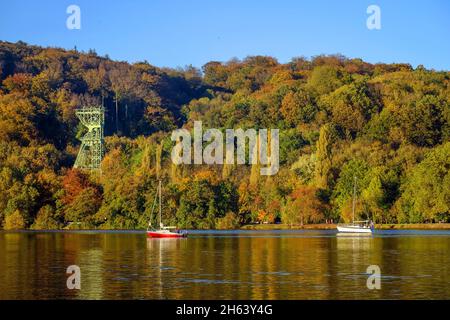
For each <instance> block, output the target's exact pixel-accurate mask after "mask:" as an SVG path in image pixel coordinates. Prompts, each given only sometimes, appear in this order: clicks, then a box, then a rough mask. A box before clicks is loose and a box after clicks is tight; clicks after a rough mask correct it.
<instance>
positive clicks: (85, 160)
mask: <svg viewBox="0 0 450 320" xmlns="http://www.w3.org/2000/svg"><path fill="white" fill-rule="evenodd" d="M75 114H76V116H77V117H78V118H79V119H80V122H81V123H82V124H83V125H84V126H85V127H86V128H87V129H88V132H87V133H86V134H85V135H84V136H83V138H81V147H80V151H78V156H77V159H76V160H75V164H74V167H75V168H82V169H88V170H98V169H100V163H101V161H102V158H103V155H104V140H103V126H104V124H105V109H104V108H103V107H101V106H88V107H83V108H80V109H78V110H76V111H75Z"/></svg>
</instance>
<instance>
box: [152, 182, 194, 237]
mask: <svg viewBox="0 0 450 320" xmlns="http://www.w3.org/2000/svg"><path fill="white" fill-rule="evenodd" d="M158 195H159V229H155V228H153V227H152V221H151V219H150V222H149V224H148V228H147V237H149V238H184V237H187V232H186V231H181V230H177V227H166V226H164V225H163V223H162V217H161V211H162V210H161V180H159V185H158ZM155 200H156V198H155ZM155 202H156V201H155Z"/></svg>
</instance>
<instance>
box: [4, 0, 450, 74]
mask: <svg viewBox="0 0 450 320" xmlns="http://www.w3.org/2000/svg"><path fill="white" fill-rule="evenodd" d="M71 4H75V5H78V6H79V7H80V9H81V30H69V29H67V28H66V19H67V17H68V16H69V15H68V14H67V13H66V8H67V7H68V6H69V5H71ZM371 4H376V5H378V6H379V7H380V8H381V30H369V29H367V27H366V20H367V18H368V16H369V15H368V14H367V13H366V9H367V7H368V6H369V5H371ZM0 40H4V41H11V42H16V41H18V40H22V41H25V42H27V43H29V44H36V45H42V46H56V47H63V48H69V49H72V48H74V47H75V46H76V47H77V48H78V49H79V50H84V51H87V50H89V49H95V50H96V51H97V53H98V54H100V55H105V54H108V55H109V56H110V57H111V58H112V59H115V60H126V61H129V62H135V61H142V60H147V61H148V62H150V63H151V64H154V65H157V66H167V67H177V66H185V65H188V64H192V65H194V66H196V67H201V66H202V65H203V64H205V63H206V62H208V61H212V60H217V61H227V60H229V59H231V58H233V57H237V58H240V59H242V58H245V57H246V56H248V55H270V56H274V57H275V58H277V59H278V60H279V61H280V62H288V61H290V59H291V58H292V57H296V56H306V57H311V56H314V55H318V54H333V53H341V54H344V55H346V56H348V57H351V58H353V57H358V58H362V59H364V60H366V61H369V62H387V63H391V62H407V63H411V64H412V65H413V66H417V65H418V64H423V65H424V66H425V67H427V68H433V69H437V70H450V1H447V0H429V1H425V0H421V1H413V0H411V1H404V0H396V1H380V0H371V1H365V0H359V1H356V0H345V1H344V0H342V1H325V0H310V1H300V0H297V1H287V0H277V1H275V0H274V1H266V0H258V1H256V0H255V1H253V0H247V1H245V0H226V1H225V0H222V1H217V0H191V1H187V0H185V1H181V0H165V1H162V0H147V1H138V0H128V1H112V0H111V1H100V0H95V1H93V0H90V1H85V0H70V1H66V0H53V1H50V0H49V1H27V0H14V1H11V0H9V1H7V0H0Z"/></svg>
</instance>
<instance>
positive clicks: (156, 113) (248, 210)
mask: <svg viewBox="0 0 450 320" xmlns="http://www.w3.org/2000/svg"><path fill="white" fill-rule="evenodd" d="M92 104H98V105H100V104H103V105H104V106H105V108H106V124H105V134H106V136H107V137H106V155H105V158H104V160H103V162H102V171H101V174H100V173H98V172H93V173H90V172H85V171H80V170H75V169H72V166H73V163H74V161H75V157H76V154H77V151H78V148H79V146H80V141H79V138H80V137H82V136H83V134H84V133H85V129H84V128H83V127H82V126H81V125H80V124H79V121H78V120H77V118H76V117H75V109H76V108H78V107H81V106H83V105H92ZM194 120H201V121H203V127H204V128H219V129H226V128H243V129H246V128H255V129H258V128H278V129H280V171H279V172H278V174H277V175H274V176H261V175H259V168H258V166H257V165H253V166H251V165H234V166H233V165H224V166H222V165H213V166H211V165H195V166H194V165H191V166H189V165H181V166H175V165H174V164H172V162H171V159H170V152H171V149H172V146H173V142H172V141H171V140H170V134H171V132H172V130H174V129H176V128H180V127H185V128H187V129H191V128H192V123H193V121H194ZM449 124H450V72H447V71H445V72H436V71H432V70H426V69H425V68H423V67H421V66H419V67H417V68H415V69H414V68H412V67H411V66H410V65H408V64H370V63H366V62H364V61H362V60H360V59H348V58H345V57H342V56H338V55H333V56H318V57H314V58H312V59H304V58H294V59H292V61H291V62H289V63H286V64H281V63H279V62H278V61H277V60H276V59H274V58H271V57H264V56H254V57H248V58H246V59H244V60H242V61H240V60H236V59H235V60H230V61H228V62H209V63H207V64H206V65H204V66H203V67H202V70H197V69H195V68H193V67H186V68H183V69H166V68H158V67H155V66H152V65H151V64H149V63H147V62H140V63H134V64H129V63H126V62H117V61H112V60H110V59H109V58H108V57H100V56H98V55H97V54H96V53H95V52H88V53H80V52H77V51H76V50H70V51H68V50H62V49H57V48H41V47H37V46H30V45H27V44H25V43H21V42H19V43H16V44H12V43H7V42H0V175H1V177H0V226H1V227H2V228H4V229H20V228H34V229H49V228H50V229H53V228H64V227H71V228H72V227H76V228H143V227H145V226H146V225H147V223H148V220H149V218H150V213H151V209H152V205H153V202H154V195H155V189H156V186H157V178H156V177H157V174H159V175H160V176H161V177H163V186H164V191H163V196H164V197H163V208H164V210H163V215H164V219H165V221H167V222H168V223H169V222H171V223H176V224H178V225H179V226H180V227H183V228H234V227H238V226H239V225H241V224H245V223H251V222H274V221H281V222H283V223H287V224H301V223H304V224H307V223H319V222H324V221H326V220H330V219H333V221H338V220H339V221H348V220H349V219H351V202H352V201H351V199H352V191H353V181H354V177H355V176H356V177H357V181H358V202H357V206H356V209H357V213H358V216H359V217H360V218H367V217H369V218H371V219H374V220H375V221H376V222H377V223H412V222H439V221H447V222H448V221H450V173H449V172H450V127H449Z"/></svg>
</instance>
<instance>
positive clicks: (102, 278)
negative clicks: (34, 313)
mask: <svg viewBox="0 0 450 320" xmlns="http://www.w3.org/2000/svg"><path fill="white" fill-rule="evenodd" d="M70 265H78V266H79V267H80V270H81V289H80V290H69V289H67V286H66V280H67V277H68V276H69V275H67V274H66V269H67V267H68V266H70ZM369 265H377V266H379V267H380V270H381V289H379V290H377V289H374V290H369V289H368V288H367V285H366V282H367V278H368V277H369V275H368V274H367V273H366V270H367V267H368V266H369ZM55 298H56V299H449V298H450V232H449V231H384V232H380V233H378V234H375V235H361V236H350V235H346V236H341V235H337V234H336V232H334V231H222V232H219V231H209V232H206V231H203V232H200V231H197V232H192V233H191V234H190V236H189V237H188V238H187V239H148V238H147V237H146V235H145V233H143V232H133V231H132V232H1V233H0V299H55Z"/></svg>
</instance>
